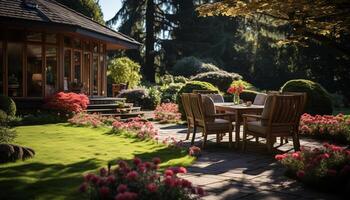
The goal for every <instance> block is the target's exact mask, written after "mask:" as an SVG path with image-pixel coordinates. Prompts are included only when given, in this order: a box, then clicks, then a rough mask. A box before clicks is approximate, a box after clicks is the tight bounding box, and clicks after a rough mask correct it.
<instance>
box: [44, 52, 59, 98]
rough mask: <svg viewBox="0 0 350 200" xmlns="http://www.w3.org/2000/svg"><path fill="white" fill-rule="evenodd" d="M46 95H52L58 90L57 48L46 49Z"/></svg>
mask: <svg viewBox="0 0 350 200" xmlns="http://www.w3.org/2000/svg"><path fill="white" fill-rule="evenodd" d="M45 56H46V67H45V72H46V86H45V90H46V95H51V94H53V93H55V92H56V90H57V87H56V86H57V83H56V81H57V48H56V47H46V51H45Z"/></svg>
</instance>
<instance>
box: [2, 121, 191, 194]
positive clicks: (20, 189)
mask: <svg viewBox="0 0 350 200" xmlns="http://www.w3.org/2000/svg"><path fill="white" fill-rule="evenodd" d="M16 130H17V133H18V137H17V139H16V143H18V144H20V145H23V146H28V147H31V148H33V149H34V150H35V152H36V155H35V157H34V158H33V159H29V160H26V161H24V162H23V161H18V162H16V163H9V164H2V165H0V190H1V192H0V199H11V200H12V199H81V195H80V194H79V193H78V192H77V188H78V186H79V185H80V184H81V183H82V180H83V179H82V174H84V173H86V172H87V171H96V170H97V169H99V168H100V167H102V166H106V165H107V163H108V162H109V161H113V160H117V159H120V158H122V159H131V158H133V157H134V156H139V157H141V158H143V159H151V158H152V157H155V156H158V157H160V158H161V159H162V161H163V162H164V166H168V165H184V166H187V165H190V164H191V162H193V158H191V157H189V156H187V154H186V152H184V151H181V150H175V149H169V148H166V147H165V146H163V145H158V144H155V143H154V142H151V141H138V140H136V139H131V138H127V137H123V136H117V135H110V134H108V131H109V130H108V129H104V128H98V129H92V128H80V127H70V126H68V125H67V124H55V125H41V126H23V127H17V128H16Z"/></svg>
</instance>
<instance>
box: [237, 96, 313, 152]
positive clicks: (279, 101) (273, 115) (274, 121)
mask: <svg viewBox="0 0 350 200" xmlns="http://www.w3.org/2000/svg"><path fill="white" fill-rule="evenodd" d="M305 101H306V95H292V94H290V95H281V94H270V95H268V97H267V100H266V103H265V108H264V110H263V112H262V114H261V115H250V114H245V115H243V122H244V123H243V124H244V128H243V150H245V149H246V145H247V135H253V136H255V137H263V138H266V144H267V148H268V151H269V152H272V149H273V144H274V143H275V141H276V138H277V137H283V138H284V137H290V136H292V137H293V145H294V149H295V150H296V151H297V150H299V149H300V143H299V137H298V126H299V121H300V116H301V115H302V112H303V109H304V106H305ZM247 118H256V119H258V120H257V121H248V120H247Z"/></svg>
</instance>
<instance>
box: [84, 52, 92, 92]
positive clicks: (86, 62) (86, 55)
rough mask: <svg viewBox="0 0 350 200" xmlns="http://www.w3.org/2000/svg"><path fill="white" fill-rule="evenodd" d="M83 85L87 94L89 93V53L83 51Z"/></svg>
mask: <svg viewBox="0 0 350 200" xmlns="http://www.w3.org/2000/svg"><path fill="white" fill-rule="evenodd" d="M83 59H84V60H83V64H84V65H83V66H84V67H83V87H84V90H85V92H86V93H87V94H90V66H91V64H90V61H91V56H90V53H87V52H85V53H84V57H83Z"/></svg>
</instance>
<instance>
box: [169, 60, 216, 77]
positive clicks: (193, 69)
mask: <svg viewBox="0 0 350 200" xmlns="http://www.w3.org/2000/svg"><path fill="white" fill-rule="evenodd" d="M211 71H220V69H219V68H218V67H216V66H215V65H213V64H210V63H203V62H202V61H201V60H200V59H198V58H196V57H193V56H190V57H184V58H182V59H180V60H178V61H177V62H176V64H175V65H174V67H173V68H172V73H173V74H174V75H176V76H184V77H190V76H195V75H197V74H199V73H204V72H211Z"/></svg>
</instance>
